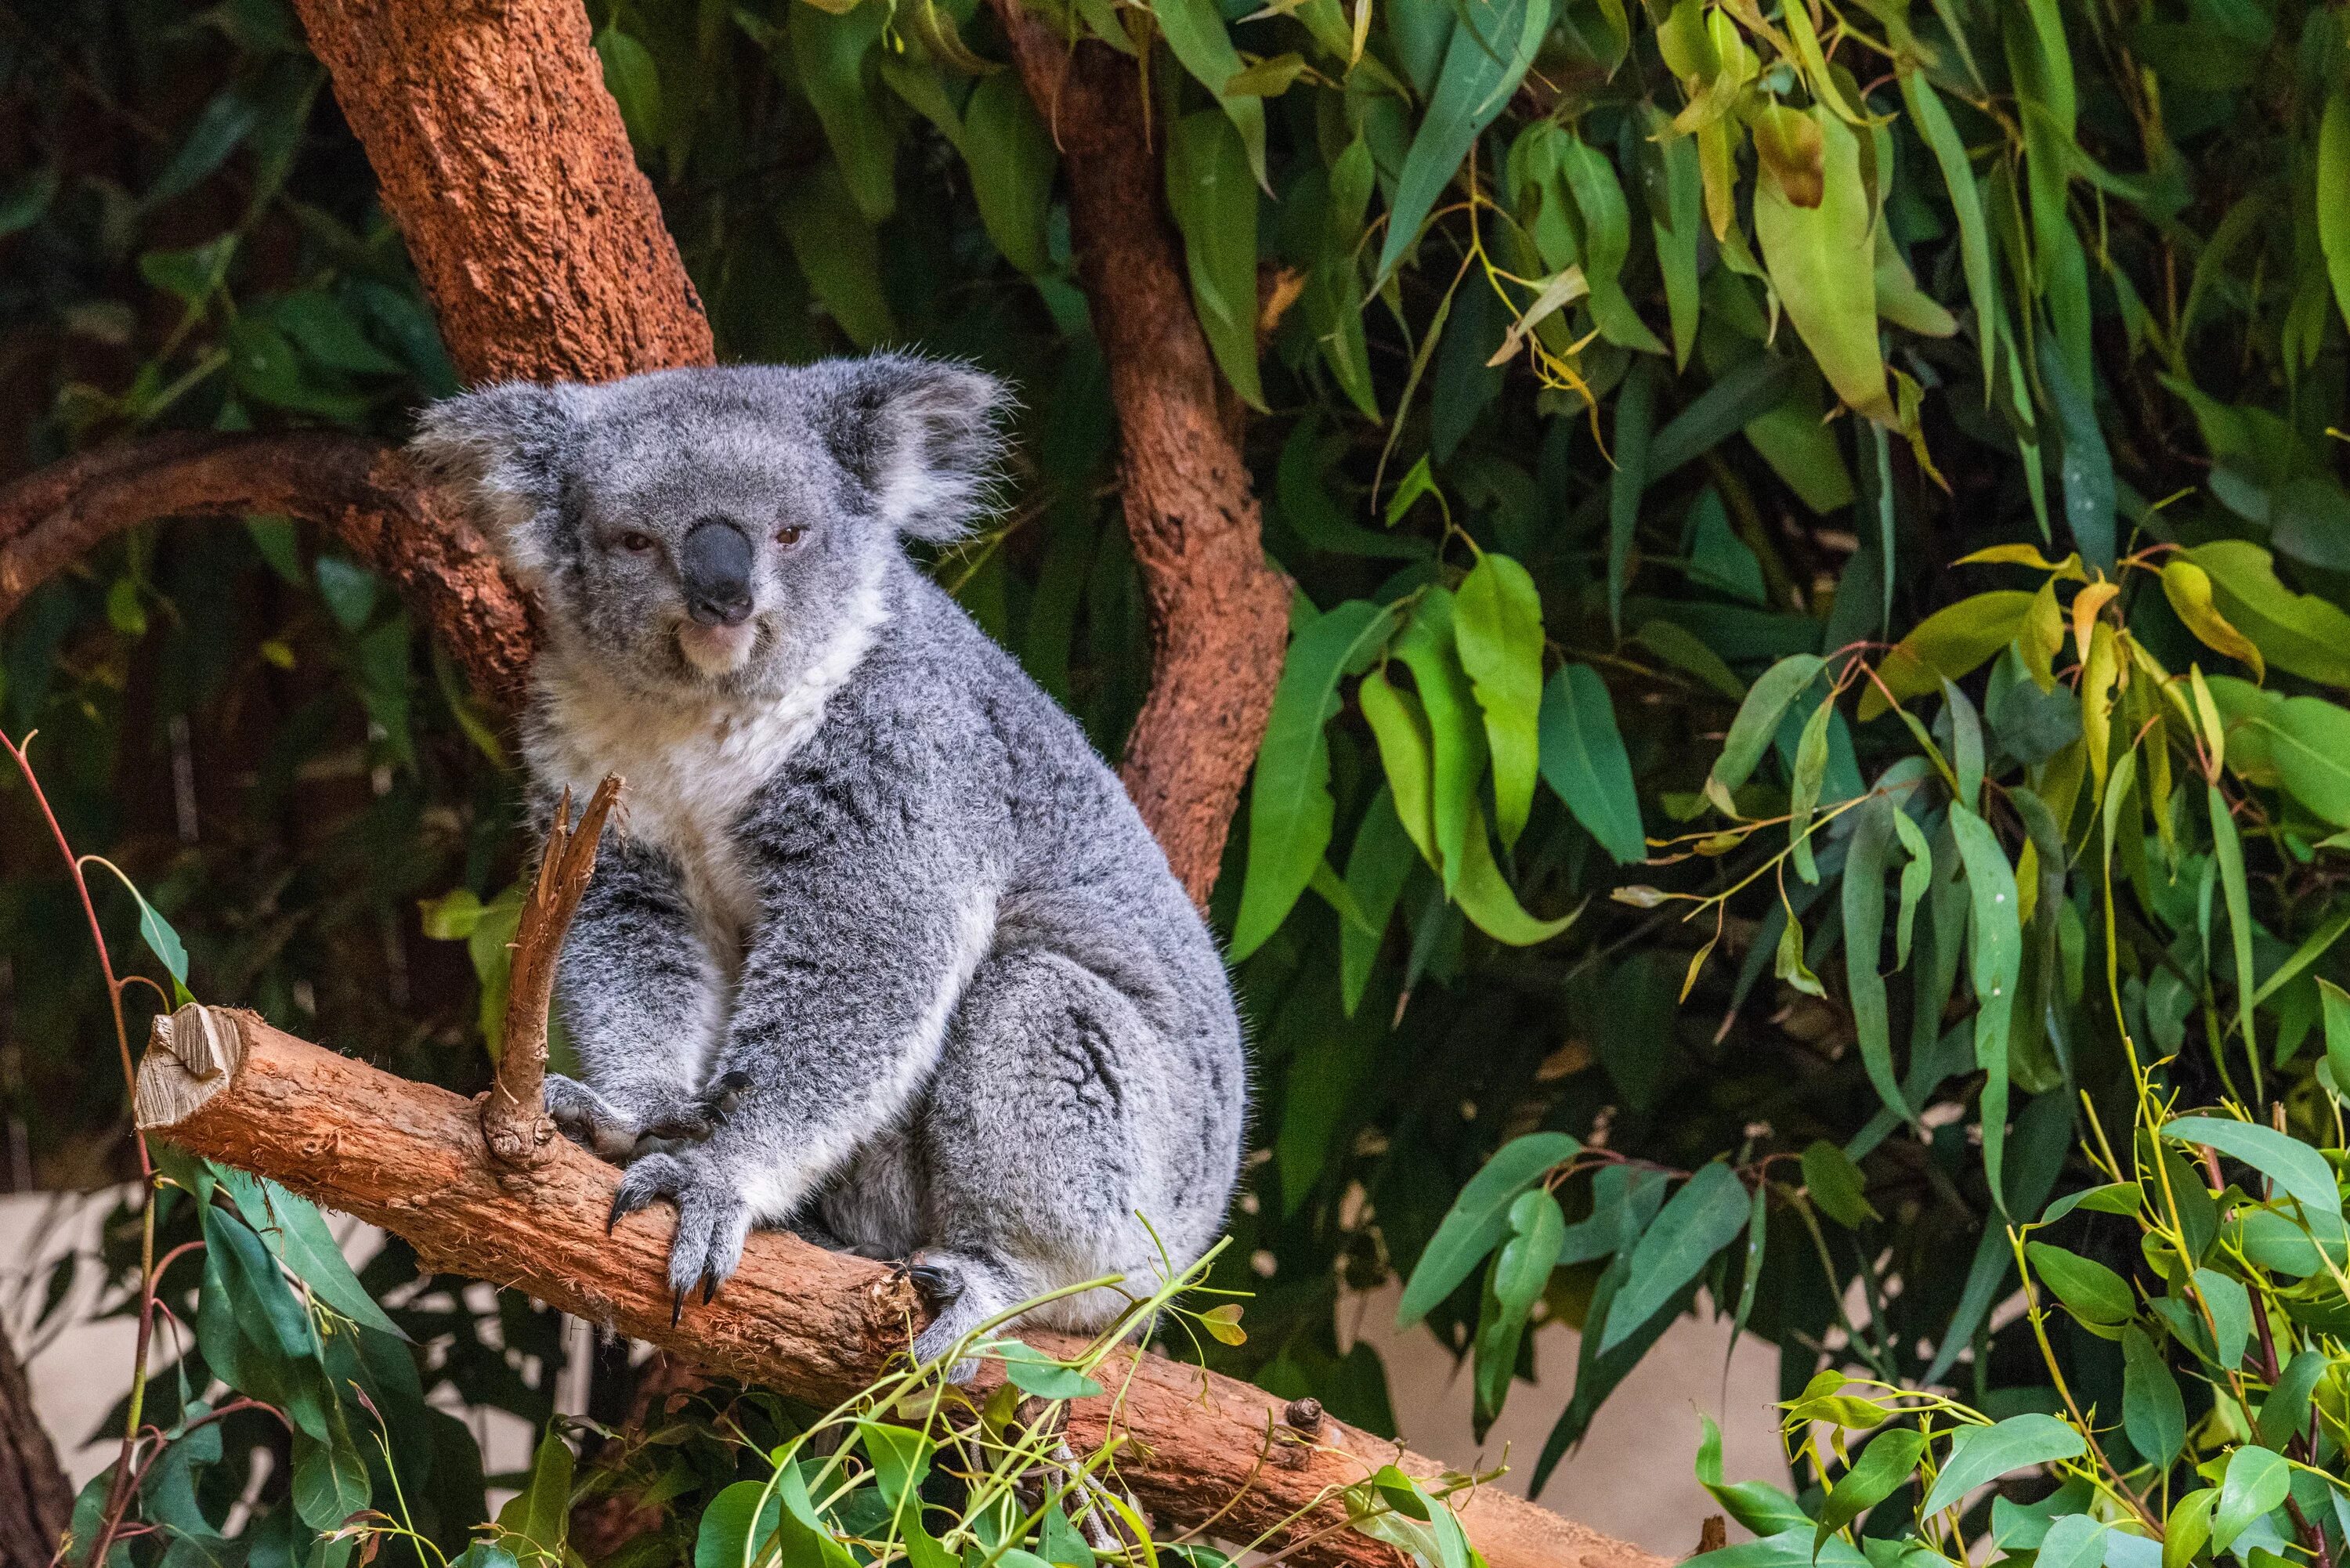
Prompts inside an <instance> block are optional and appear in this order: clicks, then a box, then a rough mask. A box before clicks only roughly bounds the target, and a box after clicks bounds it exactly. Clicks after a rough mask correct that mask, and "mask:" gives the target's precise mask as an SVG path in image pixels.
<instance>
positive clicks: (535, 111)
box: [295, 0, 714, 383]
mask: <svg viewBox="0 0 2350 1568" xmlns="http://www.w3.org/2000/svg"><path fill="white" fill-rule="evenodd" d="M295 9H296V11H298V12H299V13H300V14H301V17H302V25H303V27H304V29H305V30H306V31H307V33H308V34H309V37H310V47H311V48H312V50H313V51H315V52H316V53H317V57H318V58H319V59H320V60H322V61H324V62H325V64H326V67H327V69H328V72H329V73H330V74H331V75H332V76H333V78H334V82H335V99H336V101H337V102H338V103H339V104H340V105H341V106H342V110H343V118H344V119H347V120H348V121H349V122H350V127H351V130H353V131H354V132H356V133H357V134H358V136H359V141H360V144H361V145H363V146H364V147H365V148H366V149H367V154H368V161H369V163H371V164H373V165H374V167H375V172H376V180H377V182H378V183H379V184H380V186H381V194H382V199H383V205H384V208H385V210H386V211H388V212H389V213H390V214H391V216H392V219H393V221H394V222H395V223H398V224H399V225H400V233H401V234H403V235H405V236H406V237H407V240H408V253H409V255H410V256H411V258H412V259H413V260H414V262H415V264H416V272H417V275H418V277H420V278H421V280H422V281H423V284H424V292H425V295H426V296H427V297H429V298H430V299H431V300H432V309H433V314H434V315H435V316H436V317H438V318H439V320H440V323H441V335H442V338H443V340H444V341H446V342H447V344H448V345H449V356H450V358H452V360H453V361H455V363H456V366H457V370H458V373H459V374H460V375H462V376H463V377H464V379H466V380H467V381H469V382H476V383H478V382H484V381H513V380H524V381H567V380H568V381H608V380H612V379H615V378H618V377H620V376H627V375H632V374H634V373H636V372H637V371H639V370H661V369H670V368H671V367H673V366H678V365H707V364H709V363H711V361H712V358H714V354H713V350H712V345H711V337H710V323H709V322H708V321H707V320H705V319H704V318H703V317H702V302H701V300H700V299H699V298H698V297H697V296H695V294H694V291H693V284H692V282H691V280H690V279H689V278H688V277H687V276H686V274H685V265H684V263H683V262H681V260H679V258H678V254H677V244H676V243H675V242H674V241H673V240H671V238H670V234H669V231H668V230H667V229H666V228H664V227H662V225H661V215H660V203H659V202H657V201H656V200H655V199H654V196H653V188H652V184H651V182H650V181H648V180H647V179H646V178H645V177H644V175H643V173H642V172H641V171H639V169H638V168H637V161H636V157H635V155H634V153H633V152H631V151H630V150H629V133H628V129H627V127H625V126H624V125H623V124H622V123H621V121H620V111H619V107H618V106H617V105H616V104H614V103H613V101H612V95H611V94H609V93H608V92H606V91H605V90H604V73H603V67H602V66H601V65H600V64H599V63H598V59H597V57H596V51H595V48H594V47H593V44H592V41H591V39H590V37H589V34H588V24H587V9H586V7H585V6H583V5H580V4H579V0H499V3H497V4H494V5H486V4H482V3H481V0H296V5H295Z"/></svg>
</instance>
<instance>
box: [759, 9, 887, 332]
mask: <svg viewBox="0 0 2350 1568" xmlns="http://www.w3.org/2000/svg"><path fill="white" fill-rule="evenodd" d="M814 9H815V7H814V6H812V5H795V6H794V7H793V11H794V13H795V15H796V14H799V13H802V12H811V11H813V10H814ZM866 9H868V10H874V9H876V8H874V7H870V6H868V7H866ZM775 216H776V218H777V219H778V221H779V222H780V223H782V225H783V230H784V238H785V241H786V242H787V243H788V244H790V246H791V250H792V259H793V260H794V261H795V262H797V263H798V264H799V268H800V271H801V272H802V273H803V274H805V275H806V277H807V280H808V286H809V288H811V289H813V290H814V291H815V293H816V298H817V299H818V300H819V301H820V302H822V304H823V306H824V307H825V309H826V311H827V313H829V314H830V316H831V317H832V319H833V320H834V322H835V323H837V325H838V326H839V327H840V330H841V331H842V332H843V333H845V334H847V337H848V340H849V341H850V342H851V343H854V344H856V345H857V346H858V348H873V347H875V346H877V345H879V344H882V343H886V342H889V340H891V339H892V338H894V337H897V336H898V323H897V319H896V317H893V316H892V315H891V314H890V310H889V298H888V296H885V295H884V294H883V293H882V292H881V247H880V244H879V241H878V240H877V239H876V238H875V236H874V233H873V227H872V225H871V224H870V223H868V222H867V220H866V218H865V215H864V213H862V212H861V211H860V210H859V209H858V204H857V202H856V200H855V198H854V197H853V196H852V195H851V194H850V192H849V188H848V183H847V180H846V179H844V178H843V177H842V174H841V171H840V169H839V167H838V166H837V165H836V164H834V163H831V162H828V161H827V162H824V163H819V164H817V165H816V167H815V168H813V169H810V170H808V171H806V172H805V173H803V174H801V175H800V176H799V177H798V178H797V179H795V180H794V181H793V182H791V183H790V184H788V185H787V186H785V188H784V192H783V196H782V198H781V200H779V201H778V202H776V204H775Z"/></svg>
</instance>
